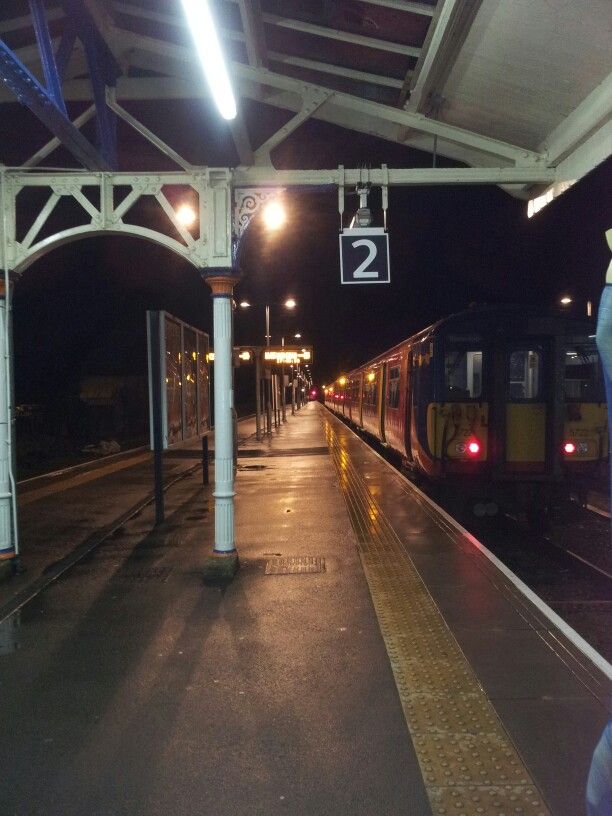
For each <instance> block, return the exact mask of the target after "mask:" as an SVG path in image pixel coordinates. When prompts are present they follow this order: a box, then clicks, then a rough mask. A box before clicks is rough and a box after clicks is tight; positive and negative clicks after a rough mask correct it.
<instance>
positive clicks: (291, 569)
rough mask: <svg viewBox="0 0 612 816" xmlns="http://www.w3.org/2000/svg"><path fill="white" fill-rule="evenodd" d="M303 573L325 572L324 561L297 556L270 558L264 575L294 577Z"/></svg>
mask: <svg viewBox="0 0 612 816" xmlns="http://www.w3.org/2000/svg"><path fill="white" fill-rule="evenodd" d="M304 572H325V559H324V558H317V557H316V556H313V555H299V556H296V557H295V558H271V559H270V560H269V561H268V562H267V564H266V575H294V574H296V573H304Z"/></svg>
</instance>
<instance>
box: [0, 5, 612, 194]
mask: <svg viewBox="0 0 612 816" xmlns="http://www.w3.org/2000/svg"><path fill="white" fill-rule="evenodd" d="M33 1H34V2H40V1H41V0H33ZM221 1H222V0H219V2H221ZM75 2H76V0H62V6H63V7H64V9H63V10H62V8H53V9H50V10H48V11H47V13H46V19H47V21H48V22H52V21H53V22H54V21H57V20H60V19H61V18H62V17H63V16H65V10H66V8H68V11H71V10H72V8H73V4H74V3H75ZM226 2H228V3H232V4H234V5H235V6H237V8H238V10H239V12H240V21H241V30H240V29H237V28H231V29H226V30H224V31H222V35H223V36H224V37H225V39H226V40H228V41H232V42H240V43H243V44H244V47H245V50H246V55H247V59H248V63H245V62H243V61H241V60H239V59H238V60H235V61H234V62H233V63H232V66H231V67H232V72H233V76H234V78H235V84H236V86H237V90H238V91H239V93H240V94H241V95H243V96H245V97H247V98H250V99H253V100H256V101H261V102H265V103H267V104H271V105H275V106H277V107H280V108H283V109H285V110H288V111H291V112H292V113H293V114H294V116H293V117H292V118H291V119H290V120H289V121H288V122H287V123H286V124H285V125H284V126H283V127H282V128H280V129H279V131H278V132H277V133H275V134H273V135H272V136H271V137H270V138H269V139H268V140H267V141H266V143H265V144H263V145H260V146H259V147H257V149H255V150H254V149H253V147H252V146H251V144H250V140H249V134H248V132H247V129H246V126H245V123H244V121H243V120H241V119H238V120H237V121H236V122H234V123H233V124H232V125H231V129H232V135H233V137H234V142H235V144H236V147H237V150H238V154H239V157H240V162H241V163H242V164H243V165H256V166H257V165H262V166H264V167H265V166H268V167H269V166H270V164H271V158H270V153H271V151H272V150H273V149H274V148H275V147H276V146H277V145H279V144H280V143H281V142H282V141H283V140H284V139H285V138H287V136H288V135H289V134H291V133H292V132H294V131H295V130H296V129H297V128H298V127H300V125H301V124H302V123H303V122H305V121H307V119H308V118H310V117H313V118H317V119H321V120H323V121H326V122H330V123H333V124H336V125H340V126H342V127H345V128H350V129H353V130H357V131H360V132H363V133H368V134H372V135H375V136H378V137H381V138H383V139H387V140H390V141H393V142H396V143H399V144H403V145H408V146H412V147H416V148H419V149H424V150H428V151H430V152H431V150H432V148H433V147H434V142H435V148H434V149H435V150H437V152H438V153H440V154H441V155H444V156H447V157H449V158H451V159H456V160H459V161H462V162H466V163H468V164H471V165H473V166H475V167H481V168H491V167H497V168H498V169H500V170H505V169H506V168H512V167H515V168H525V170H526V173H524V174H520V173H518V174H517V175H516V178H517V179H518V178H519V177H520V178H521V179H522V178H526V177H528V179H527V181H525V182H523V181H520V182H519V181H518V180H517V181H516V182H510V181H505V182H503V183H508V184H513V185H516V184H519V183H520V184H529V179H531V181H532V183H533V184H539V185H544V184H547V183H551V179H550V171H549V168H550V167H556V168H557V174H556V176H557V178H558V179H559V180H562V179H565V178H570V177H571V176H572V175H575V176H576V177H579V176H580V175H582V174H583V173H584V172H588V170H589V169H591V168H592V166H594V165H595V164H596V163H598V161H600V160H601V159H602V157H603V158H605V156H606V154H609V152H610V151H611V144H610V127H611V126H610V115H611V111H610V107H611V102H610V100H611V99H612V79H611V77H608V78H607V80H606V81H605V82H604V83H602V84H601V85H600V86H599V87H598V88H596V89H595V90H594V91H593V93H592V94H591V95H590V96H589V97H588V98H587V99H585V100H584V102H583V103H582V104H581V105H580V106H579V107H578V108H576V110H574V111H573V112H571V113H570V114H569V116H567V118H566V119H565V120H564V121H563V122H562V123H561V125H559V127H557V128H556V129H555V130H554V131H553V132H552V133H551V134H550V135H549V137H548V138H547V139H546V140H544V141H543V142H542V144H540V146H539V147H538V149H536V150H528V149H525V148H524V147H522V146H520V145H515V144H510V143H508V142H505V141H503V140H500V139H494V138H491V137H489V136H486V135H484V134H481V133H476V132H473V131H471V130H467V129H465V128H460V127H456V126H454V125H451V124H448V123H447V122H444V121H443V120H442V119H441V118H436V117H437V111H436V109H435V104H434V105H433V106H432V104H431V102H432V100H435V99H436V98H437V97H441V94H442V92H443V90H444V85H445V83H446V79H447V78H448V74H449V72H450V70H451V69H452V66H453V64H454V62H455V59H456V57H457V54H458V53H459V50H460V49H461V47H462V44H463V42H464V41H465V38H466V37H467V35H468V33H469V31H470V27H471V25H472V22H473V20H474V16H475V14H476V13H477V11H478V8H479V6H480V4H481V3H482V2H483V0H438V2H437V5H435V6H433V5H430V4H429V3H423V2H418V1H417V2H409V0H355V3H363V4H364V6H365V7H367V6H374V7H381V8H386V9H390V10H392V12H394V13H395V12H406V13H407V14H412V15H417V18H418V19H420V20H423V19H425V20H429V21H430V22H429V28H428V31H427V36H426V38H425V40H424V41H423V42H422V44H421V45H414V46H413V45H407V44H406V42H392V41H390V40H389V38H388V37H387V39H384V38H380V37H373V36H369V34H367V35H366V34H358V33H355V32H354V31H346V30H340V29H338V28H334V27H332V26H326V25H320V24H319V23H318V22H309V21H304V20H300V19H296V18H294V17H290V16H287V15H286V14H285V15H283V16H280V15H275V14H270V13H267V12H262V9H261V3H260V0H226ZM82 5H83V6H84V7H85V9H86V11H87V14H88V16H89V19H90V20H91V21H92V23H93V25H94V27H95V32H96V35H97V36H99V37H100V38H101V40H102V41H103V42H104V45H105V47H106V48H107V49H108V52H109V54H110V55H111V58H112V59H113V60H114V61H115V63H116V64H117V66H118V67H119V68H120V69H121V70H122V71H123V75H122V76H119V77H118V79H117V86H116V96H112V97H108V96H107V98H109V99H112V101H111V102H109V104H108V106H107V109H108V113H109V114H113V115H115V114H117V115H119V116H122V117H123V118H124V119H126V117H129V116H130V114H129V113H128V112H127V111H125V109H124V108H122V107H121V106H120V105H119V103H118V102H117V100H128V99H142V98H151V99H154V98H160V99H161V98H188V97H194V96H201V95H203V94H204V93H205V90H204V88H203V87H202V83H201V81H200V80H199V77H198V74H197V73H196V70H195V65H196V62H195V55H194V54H193V53H192V51H191V49H190V48H188V47H185V46H181V45H177V44H176V43H174V42H172V41H170V40H168V39H165V38H163V39H162V36H163V35H160V36H159V38H156V37H154V36H148V35H145V34H138V33H135V32H134V31H132V30H127V28H122V27H120V25H119V16H118V15H127V16H128V17H130V18H132V19H133V20H134V21H135V22H136V23H137V21H139V20H140V21H149V22H151V23H158V24H162V26H163V27H167V26H171V27H175V28H178V29H181V28H184V27H185V23H184V20H183V18H182V16H179V15H173V14H168V13H165V12H160V11H158V10H156V9H155V8H145V7H141V6H139V5H134V4H130V3H129V2H122V1H121V0H114V2H111V3H106V2H102V0H82ZM29 24H30V17H29V16H28V17H21V18H15V19H12V20H4V21H0V35H2V34H10V33H11V32H15V31H19V30H20V29H23V28H24V27H25V26H26V25H29ZM266 27H267V28H266ZM271 29H276V30H281V29H283V30H285V31H294V32H297V33H298V34H300V33H301V34H304V35H309V36H311V37H316V38H318V39H319V40H320V41H321V42H325V41H330V42H334V43H337V44H338V45H339V46H342V45H344V44H346V45H347V46H351V47H353V46H357V47H360V48H362V49H366V50H367V49H371V50H372V51H376V52H378V53H385V54H390V55H400V56H403V57H406V58H410V59H411V60H412V62H411V63H410V67H409V68H408V69H407V70H406V72H405V74H404V77H403V79H401V78H400V77H399V76H398V75H397V74H396V75H395V76H393V75H387V76H385V75H382V74H379V73H376V72H375V71H372V70H367V69H366V67H364V66H361V65H359V64H356V65H354V66H353V67H347V66H346V65H343V64H341V61H340V60H339V59H337V61H333V60H334V56H331V60H330V61H327V60H328V57H327V56H326V57H325V58H324V59H322V58H321V57H320V56H318V55H314V54H313V55H312V56H311V55H310V54H309V55H308V56H305V55H302V54H296V53H289V52H285V51H283V50H279V49H270V48H269V47H268V44H267V43H266V31H270V30H271ZM162 30H163V29H162ZM421 30H422V29H421ZM387 33H388V32H387ZM72 39H73V40H74V37H72ZM50 42H51V45H52V48H53V51H54V53H55V59H56V62H57V64H58V74H59V76H60V79H61V80H63V84H62V93H63V98H65V99H67V100H76V99H79V100H91V99H92V91H91V87H90V83H89V81H87V80H83V79H75V78H74V77H75V71H76V72H79V71H80V72H82V71H83V69H84V66H85V56H86V52H87V49H85V51H83V50H80V51H78V50H77V49H74V50H73V49H71V47H70V46H71V42H70V33H69V29H68V28H65V29H64V33H63V36H62V37H61V39H58V38H56V39H54V40H52V41H50ZM331 54H332V55H333V54H335V52H334V51H332V52H331ZM19 56H20V58H21V59H22V61H23V62H24V63H26V64H28V65H31V66H34V68H36V66H38V65H40V64H41V62H40V51H39V49H37V48H36V47H32V46H25V47H23V48H22V49H20V50H19ZM390 58H391V57H390ZM415 59H416V64H415V62H414V61H415ZM69 62H70V65H69ZM88 62H89V74H90V77H91V79H92V84H93V86H94V93H93V97H96V96H97V100H98V104H99V103H100V90H102V92H103V91H104V85H105V84H106V85H108V84H109V82H108V80H107V79H106V78H104V80H103V82H102V85H101V86H100V85H99V84H98V87H97V88H96V82H95V81H94V79H95V77H94V74H95V73H96V70H97V69H96V68H95V66H92V64H91V60H90V59H88ZM272 65H273V66H274V67H272ZM43 67H44V64H43ZM285 67H286V68H287V69H288V70H287V72H285V71H284V68H285ZM60 69H61V70H60ZM128 69H132V71H133V70H136V71H137V72H138V69H141V70H143V69H144V70H146V71H147V72H150V71H154V72H156V73H159V74H162V76H158V77H151V76H144V77H138V76H127V75H126V74H127V72H128ZM300 72H301V73H300ZM304 72H307V74H306V75H307V77H308V81H306V79H305V78H304V75H303V74H304ZM313 74H314V75H316V76H320V77H321V79H320V80H319V81H314V82H313V81H310V80H311V79H312V78H313ZM611 76H612V75H611ZM326 78H327V79H326ZM346 80H350V81H352V82H355V83H358V84H359V85H361V86H362V87H363V88H370V89H376V88H378V89H381V93H382V91H384V92H385V93H386V94H387V97H385V98H387V99H389V92H390V91H393V90H395V91H397V101H396V103H395V105H394V104H393V103H392V102H391V101H389V102H387V103H383V102H380V101H376V94H375V93H374V94H371V93H359V92H349V91H347V90H345V89H344V88H345V87H346V85H345V86H342V84H341V83H342V82H343V81H346ZM339 83H340V88H338V87H337V86H338V84H339ZM103 95H104V94H103ZM368 97H370V98H368ZM9 98H10V96H9V95H7V94H6V92H4V91H2V90H1V89H0V102H1V101H7V100H8V99H9ZM379 98H383V97H379ZM428 111H431V112H432V115H428V113H427V112H428ZM91 115H92V113H91V109H88V110H87V111H86V112H85V113H84V114H82V116H80V117H79V118H78V119H77V120H75V122H74V123H71V125H72V126H73V127H74V129H75V130H76V131H78V129H79V127H80V126H81V125H82V124H83V123H84V122H85V121H87V119H88V118H90V117H91ZM98 115H100V111H98ZM104 115H106V114H105V113H103V116H104ZM126 121H127V119H126ZM135 121H136V120H135ZM108 124H109V123H108V122H107V125H108ZM131 124H133V123H131ZM144 130H146V128H144ZM141 132H143V131H142V130H141ZM143 135H146V134H143ZM149 136H151V137H152V138H150V141H153V143H155V141H154V139H155V138H156V137H155V135H154V134H151V133H150V132H149V135H146V137H147V138H149ZM57 138H58V137H56V138H55V139H52V140H51V142H49V143H48V144H47V145H45V147H43V148H42V149H41V150H40V151H38V153H37V154H36V155H35V156H34V157H32V158H31V159H30V161H29V162H28V163H27V164H28V165H29V164H36V163H37V162H39V161H43V160H44V159H45V158H46V156H47V155H49V153H50V152H51V150H53V149H54V147H55V146H57V144H58V142H57ZM59 138H61V137H59ZM165 147H167V148H168V150H170V151H171V150H172V148H171V147H169V146H167V145H166V146H165ZM164 152H167V151H164ZM168 155H169V154H168ZM502 175H503V174H502ZM506 178H507V175H506ZM500 183H501V182H500ZM512 189H513V192H515V193H516V192H517V191H518V189H519V188H517V187H516V186H513V188H512ZM522 192H523V193H524V190H523V191H522Z"/></svg>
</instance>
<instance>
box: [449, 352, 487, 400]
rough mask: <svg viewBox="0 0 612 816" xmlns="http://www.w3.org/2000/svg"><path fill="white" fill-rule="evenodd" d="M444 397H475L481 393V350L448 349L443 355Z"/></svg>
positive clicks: (454, 398)
mask: <svg viewBox="0 0 612 816" xmlns="http://www.w3.org/2000/svg"><path fill="white" fill-rule="evenodd" d="M444 391H445V395H446V399H449V400H457V399H459V400H460V399H477V398H478V397H480V395H481V394H482V350H481V349H464V348H463V349H448V350H447V351H446V353H445V355H444Z"/></svg>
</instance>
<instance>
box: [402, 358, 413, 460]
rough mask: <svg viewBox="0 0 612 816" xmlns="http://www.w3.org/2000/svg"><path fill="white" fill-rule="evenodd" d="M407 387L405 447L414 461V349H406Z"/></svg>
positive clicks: (407, 457)
mask: <svg viewBox="0 0 612 816" xmlns="http://www.w3.org/2000/svg"><path fill="white" fill-rule="evenodd" d="M405 366H406V387H405V388H404V408H405V415H404V448H405V451H406V459H407V460H408V461H409V462H413V461H414V457H413V455H412V439H411V436H412V402H413V399H414V378H413V374H412V371H413V370H412V349H410V348H409V349H407V350H406V362H405Z"/></svg>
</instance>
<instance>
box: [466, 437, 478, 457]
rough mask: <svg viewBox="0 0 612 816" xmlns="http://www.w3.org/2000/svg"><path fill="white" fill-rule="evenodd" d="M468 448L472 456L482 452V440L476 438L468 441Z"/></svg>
mask: <svg viewBox="0 0 612 816" xmlns="http://www.w3.org/2000/svg"><path fill="white" fill-rule="evenodd" d="M467 448H468V453H469V454H470V456H478V454H479V453H480V442H478V441H477V440H476V439H472V441H471V442H468V446H467Z"/></svg>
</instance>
